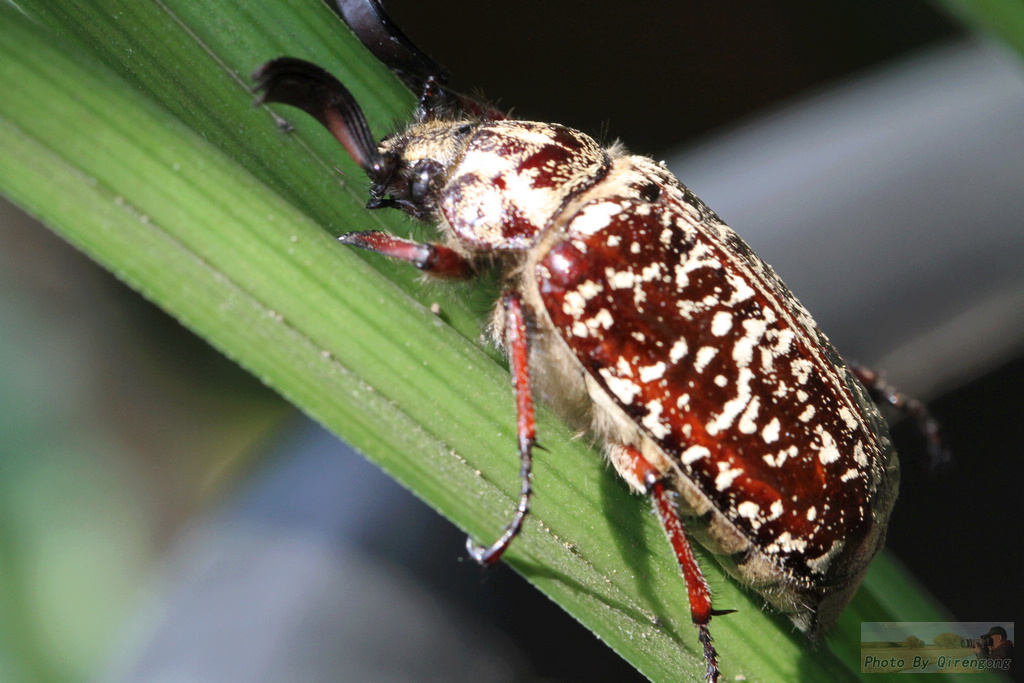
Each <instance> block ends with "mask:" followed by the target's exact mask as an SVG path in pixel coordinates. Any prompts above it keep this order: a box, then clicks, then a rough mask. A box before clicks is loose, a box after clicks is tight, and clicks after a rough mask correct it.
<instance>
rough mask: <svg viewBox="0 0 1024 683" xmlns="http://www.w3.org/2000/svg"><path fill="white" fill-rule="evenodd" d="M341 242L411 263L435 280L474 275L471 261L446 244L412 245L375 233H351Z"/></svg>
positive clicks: (397, 238) (405, 241) (409, 242)
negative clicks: (437, 278) (435, 278)
mask: <svg viewBox="0 0 1024 683" xmlns="http://www.w3.org/2000/svg"><path fill="white" fill-rule="evenodd" d="M338 241H339V242H341V243H342V244H348V245H351V246H353V247H359V248H360V249H366V250H367V251H374V252H377V253H378V254H383V255H384V256H390V257H391V258H393V259H398V260H399V261H405V262H407V263H411V264H412V265H414V266H416V267H417V268H419V269H420V270H422V271H423V272H425V273H430V274H431V275H433V276H435V277H446V278H467V277H471V276H472V275H474V274H475V270H474V268H473V265H472V264H471V263H470V262H469V261H467V260H466V259H465V258H463V257H462V256H461V255H460V254H459V253H458V252H456V251H455V250H454V249H451V248H449V247H446V246H444V245H443V244H429V243H423V242H413V241H412V240H407V239H402V238H401V237H395V236H394V235H389V234H387V233H386V232H378V231H376V230H365V231H361V232H350V233H348V234H345V235H342V236H341V237H339V238H338Z"/></svg>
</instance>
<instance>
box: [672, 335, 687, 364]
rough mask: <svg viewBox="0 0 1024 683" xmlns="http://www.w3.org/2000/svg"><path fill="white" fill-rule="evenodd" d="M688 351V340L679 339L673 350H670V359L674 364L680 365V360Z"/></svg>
mask: <svg viewBox="0 0 1024 683" xmlns="http://www.w3.org/2000/svg"><path fill="white" fill-rule="evenodd" d="M687 350H688V349H687V346H686V340H685V339H682V338H680V339H677V340H676V342H675V343H674V344H673V345H672V348H671V349H669V350H668V359H669V360H670V361H672V362H673V363H678V362H679V359H680V358H682V357H683V356H685V355H686V352H687Z"/></svg>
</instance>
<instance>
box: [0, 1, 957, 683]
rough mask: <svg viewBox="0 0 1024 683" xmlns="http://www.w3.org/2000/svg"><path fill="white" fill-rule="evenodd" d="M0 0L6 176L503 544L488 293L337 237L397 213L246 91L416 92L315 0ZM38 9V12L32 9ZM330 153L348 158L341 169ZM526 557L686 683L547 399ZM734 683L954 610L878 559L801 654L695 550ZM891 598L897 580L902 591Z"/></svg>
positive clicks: (820, 668) (10, 190)
mask: <svg viewBox="0 0 1024 683" xmlns="http://www.w3.org/2000/svg"><path fill="white" fill-rule="evenodd" d="M21 6H22V7H23V9H24V11H25V14H24V15H23V14H21V13H19V12H18V11H17V10H15V9H12V8H11V7H10V6H9V5H0V35H2V39H0V81H2V82H3V83H5V84H6V85H5V88H4V96H3V98H0V158H2V159H3V160H4V163H3V164H2V165H0V191H3V192H4V193H5V194H6V195H8V196H9V197H11V198H12V199H13V200H14V201H16V202H17V203H19V204H21V205H22V206H24V207H25V208H26V209H27V210H29V211H30V212H31V213H33V214H35V215H36V216H38V217H39V218H41V219H42V220H43V221H44V222H45V223H47V224H48V225H49V226H51V227H52V228H53V229H54V230H55V231H57V232H58V233H60V234H61V235H63V236H64V237H65V238H66V239H67V240H69V241H70V242H72V243H73V244H75V245H76V246H77V247H78V248H80V249H82V250H83V251H85V252H86V253H88V254H90V255H91V256H92V257H93V258H94V259H96V260H97V261H99V262H100V263H102V264H104V265H105V266H106V267H107V268H109V269H110V270H111V271H113V272H114V273H116V274H117V275H118V276H119V277H120V278H122V279H123V280H124V281H125V282H127V283H128V284H130V285H131V286H132V287H134V288H136V289H138V290H139V291H141V292H142V293H143V294H145V295H146V296H147V297H149V298H150V299H152V300H153V301H154V302H156V303H157V304H159V305H160V306H162V307H163V308H164V309H166V310H167V311H169V312H170V313H172V314H173V315H175V316H176V317H177V318H178V319H180V320H181V321H182V323H183V324H185V325H187V326H188V327H190V328H191V329H193V330H195V331H196V332H197V333H198V334H200V335H202V336H203V337H204V338H206V339H207V340H209V341H210V342H211V343H212V344H214V345H215V346H216V347H218V348H219V349H221V350H222V351H223V352H224V353H225V354H227V355H228V356H230V357H231V358H233V359H235V360H236V361H237V362H239V363H240V364H241V365H243V366H244V367H246V368H247V369H248V370H249V371H251V372H252V373H254V374H255V375H257V376H258V377H260V378H261V379H262V380H263V381H264V382H266V383H267V384H268V385H269V386H271V387H273V388H274V389H276V390H277V391H279V392H280V393H281V394H283V395H284V396H285V397H287V398H288V399H289V400H290V401H292V402H293V403H295V405H297V406H299V407H300V408H301V409H302V410H304V411H305V412H306V413H308V414H309V415H311V416H313V417H314V418H315V419H317V420H318V421H320V422H322V423H323V424H325V425H326V426H327V427H329V428H330V429H331V430H333V431H334V432H335V433H337V434H338V435H339V436H342V437H343V438H345V439H346V440H347V441H349V442H350V443H352V444H353V445H354V446H355V447H356V448H358V449H359V450H360V451H362V452H363V453H365V454H366V456H367V457H368V458H370V459H371V460H373V461H374V462H376V463H377V464H379V465H380V466H381V467H382V468H384V469H385V470H387V471H388V472H390V473H391V474H392V475H393V476H394V477H395V478H396V479H398V480H399V481H401V482H402V483H403V484H404V485H406V486H408V487H409V488H410V489H411V490H413V491H414V492H415V493H416V494H417V495H419V496H420V497H421V498H423V499H424V500H425V501H427V502H428V503H429V504H430V505H432V506H434V507H435V508H436V509H437V510H439V511H440V512H441V513H442V514H444V515H445V516H447V517H448V518H450V519H451V520H452V521H454V522H455V523H456V524H458V525H459V526H460V527H462V528H463V529H465V530H466V531H467V532H469V533H472V534H473V535H474V536H475V537H477V538H480V539H492V538H494V537H495V536H496V535H497V534H498V533H499V532H500V530H501V528H502V527H503V525H504V523H505V522H506V521H507V520H508V518H509V516H510V514H511V511H512V509H513V507H514V504H515V499H516V495H517V492H518V487H519V483H518V459H517V456H516V454H515V408H514V405H513V401H512V396H511V389H510V383H509V377H508V373H507V370H506V369H505V368H504V366H503V365H502V364H501V363H500V362H499V361H496V360H495V355H494V353H493V351H491V350H488V349H486V348H481V344H480V342H479V341H478V340H479V334H480V325H481V319H480V316H479V315H478V314H477V313H476V312H477V311H479V310H480V306H479V299H480V297H482V296H485V295H486V291H485V290H486V287H485V288H484V290H483V291H482V290H481V289H480V288H474V289H465V290H461V291H459V292H458V293H457V294H458V296H453V297H448V298H443V299H442V310H443V319H442V318H439V317H437V316H435V315H433V314H431V313H430V310H429V305H430V304H431V303H432V302H434V301H436V300H437V297H441V296H445V295H444V294H443V293H441V292H440V291H439V290H437V289H433V288H427V287H423V286H421V284H420V283H419V282H418V280H417V276H416V274H415V273H414V272H410V271H412V270H413V269H410V268H408V267H402V266H400V265H397V266H396V265H394V264H391V263H388V262H385V261H384V260H382V259H380V258H377V257H374V256H365V255H362V254H358V253H356V252H355V251H354V250H350V249H343V248H340V247H338V246H337V245H336V244H335V242H334V236H335V235H337V234H340V233H342V232H347V231H349V230H354V229H366V228H368V227H380V225H381V224H382V223H381V222H382V221H386V222H387V224H386V225H385V226H384V227H386V228H387V229H389V230H392V231H394V232H400V233H408V232H409V230H410V229H411V226H410V225H409V224H408V222H407V221H405V220H404V219H402V218H401V217H396V216H390V217H385V216H382V215H380V212H377V213H374V214H373V215H371V214H369V213H368V212H366V211H365V210H364V209H363V204H364V202H365V195H364V191H365V181H364V178H363V177H362V176H361V174H360V173H359V171H358V169H356V168H355V167H354V166H353V164H352V163H351V161H350V160H349V159H347V158H346V156H345V154H344V152H343V151H342V150H341V149H340V147H339V146H338V145H337V144H335V143H334V141H333V140H332V139H331V138H329V136H328V135H327V134H326V133H325V132H324V131H323V130H321V129H320V128H319V126H317V125H316V124H315V123H314V122H312V121H310V120H308V119H307V118H306V117H303V116H301V115H299V114H297V113H296V112H294V111H287V110H282V111H281V114H282V115H285V116H288V117H289V120H290V121H292V122H294V125H295V129H296V130H295V131H294V132H293V133H291V134H283V133H282V131H281V129H280V128H279V126H278V123H279V121H278V119H277V118H276V116H275V115H274V113H272V112H271V111H269V110H268V109H267V108H265V107H264V108H260V109H256V108H254V107H253V106H252V100H253V97H252V94H251V93H250V92H249V87H250V83H249V80H248V74H249V73H250V72H251V71H252V70H253V69H254V68H255V67H256V66H258V65H259V64H261V63H262V62H264V61H266V60H267V59H270V58H273V57H276V56H279V55H282V54H289V55H292V56H297V57H303V58H307V59H310V60H312V61H315V62H317V63H319V64H322V65H323V66H325V67H326V68H328V69H329V70H331V71H332V72H334V73H335V74H337V75H338V77H339V78H340V79H341V80H342V81H343V82H345V83H346V84H347V85H348V86H349V87H350V88H351V90H352V92H353V93H354V95H355V96H356V98H357V99H358V100H359V101H360V103H361V104H362V106H363V107H364V109H365V111H366V113H367V116H368V118H369V120H370V122H371V125H372V126H373V127H374V130H375V131H376V132H377V133H378V134H381V133H383V132H385V131H387V130H388V129H389V127H390V126H391V122H392V121H393V120H395V119H402V118H404V117H405V116H406V115H407V114H408V112H410V111H411V109H412V107H413V105H414V98H413V97H412V96H411V94H410V93H408V92H406V91H405V90H404V89H403V88H402V87H401V86H400V84H399V83H398V82H397V81H396V80H395V79H394V78H393V77H392V76H391V74H389V73H388V72H387V70H386V69H384V68H383V67H382V66H381V65H380V64H378V63H376V62H375V61H374V60H373V59H372V58H371V57H370V56H369V55H368V54H367V53H366V52H365V51H364V50H363V49H362V48H361V46H359V45H358V43H357V42H356V41H355V40H354V39H353V38H352V36H351V35H350V34H349V33H348V31H347V29H345V27H344V26H343V25H342V24H341V22H340V21H338V20H337V19H336V18H335V17H334V16H333V14H331V12H330V11H329V10H328V9H327V8H326V7H325V6H323V5H322V4H320V3H319V2H316V1H314V0H303V1H301V2H294V3H287V4H286V3H244V2H243V3H239V2H235V1H234V0H232V1H231V2H227V1H220V0H218V1H214V0H210V1H208V2H203V3H194V2H189V1H187V0H164V1H163V2H152V3H149V2H133V3H123V4H120V5H118V6H117V7H109V6H108V5H107V4H106V3H103V2H92V3H87V2H82V3H61V4H60V5H59V6H58V5H56V4H51V3H45V2H22V3H21ZM29 18H31V19H29ZM335 168H337V169H340V170H341V172H342V173H341V175H340V176H339V174H338V173H337V172H336V171H335ZM538 431H539V433H540V435H541V440H542V441H543V442H544V444H545V446H546V448H547V450H545V451H542V452H539V453H538V454H537V458H536V460H537V462H536V469H535V483H536V496H535V502H534V508H533V515H532V516H531V517H530V519H529V521H528V522H527V524H526V528H525V532H524V533H523V534H522V536H521V537H520V539H519V540H518V542H517V543H515V544H514V545H513V547H512V549H511V550H510V551H509V552H508V553H507V555H506V559H507V561H508V562H509V564H511V565H512V566H513V567H514V568H515V569H516V570H517V571H519V572H520V573H522V574H523V575H524V576H525V577H526V578H527V579H528V580H530V581H531V582H533V583H534V584H535V585H536V586H537V587H538V588H540V589H541V590H542V591H544V592H545V593H546V594H547V595H549V596H550V597H551V598H552V599H553V600H555V601H556V602H558V603H559V604H560V605H562V606H563V607H564V608H565V609H566V610H568V611H569V612H570V613H572V614H573V615H574V616H575V617H576V618H578V619H579V620H580V621H581V622H583V623H584V624H585V625H586V626H587V627H588V628H590V629H592V630H593V631H594V632H595V633H596V634H597V635H598V636H599V637H601V638H602V639H604V640H605V641H606V642H607V643H608V644H609V645H610V646H611V647H613V648H614V649H615V650H616V651H617V652H619V653H620V654H621V655H622V656H623V657H625V658H626V659H628V660H629V661H630V662H632V663H633V664H634V665H635V666H636V667H637V668H638V669H639V670H640V671H642V672H643V673H644V674H646V675H647V676H649V677H651V678H652V679H655V680H700V679H701V676H702V671H703V665H702V664H701V662H700V660H699V656H698V652H699V647H698V644H697V641H696V635H695V632H694V629H693V628H692V626H691V624H690V623H689V614H688V609H687V598H686V591H685V586H684V584H683V581H682V578H681V577H680V575H679V571H678V568H677V567H676V563H675V560H674V558H673V556H672V554H671V551H670V549H669V546H668V544H667V543H666V542H665V539H664V537H663V534H662V531H661V530H660V528H659V526H658V524H657V521H656V520H655V519H654V517H653V516H652V515H651V514H649V511H648V507H647V503H646V502H645V501H644V500H643V499H641V498H639V497H635V496H632V495H630V494H629V492H628V491H627V489H626V487H625V485H624V484H623V483H621V482H620V481H618V480H617V479H616V477H615V476H614V475H613V473H612V472H610V471H609V469H608V468H607V466H606V465H605V464H604V462H603V461H602V458H601V456H600V455H599V454H598V453H597V452H596V451H594V450H593V449H591V448H590V447H588V446H587V445H586V444H585V443H584V442H583V441H580V440H574V439H573V434H572V433H571V432H570V431H569V430H568V429H567V428H566V427H565V426H564V425H563V424H562V423H561V422H559V421H558V420H557V419H555V418H553V417H552V416H551V415H550V414H549V412H548V411H547V410H545V409H543V408H542V409H541V410H540V415H539V423H538ZM700 559H701V563H702V566H703V568H704V570H705V572H706V573H707V575H708V578H709V580H710V582H711V584H712V587H713V590H714V592H715V599H716V605H717V607H719V608H721V609H725V608H732V609H737V610H738V613H737V614H734V615H730V616H728V617H722V618H718V619H715V621H714V623H713V626H712V627H713V632H714V634H715V637H716V643H717V644H718V646H719V650H720V652H721V655H722V668H723V671H724V672H725V673H726V674H727V677H730V678H731V677H733V676H736V675H739V674H743V675H744V676H745V677H746V680H749V681H755V680H756V681H790V680H808V681H811V680H813V681H817V680H830V681H849V680H855V679H857V678H859V673H857V669H858V668H859V667H858V661H859V659H858V653H857V647H858V646H857V644H858V643H859V640H860V635H859V634H860V627H859V620H860V619H861V618H863V619H868V618H870V619H871V620H878V621H903V620H913V621H925V620H940V619H942V618H945V615H944V614H943V613H942V612H941V610H940V609H939V608H937V607H935V606H934V605H933V604H932V603H931V602H930V601H929V599H928V597H927V596H926V595H924V594H923V593H922V591H921V590H920V589H919V588H918V587H917V586H916V585H915V584H914V583H913V580H912V579H910V578H908V577H907V576H906V575H905V574H904V573H903V572H902V571H900V570H899V569H898V568H894V566H893V564H892V563H891V562H889V561H882V562H879V563H876V566H875V567H873V569H872V571H871V572H870V574H869V577H868V581H867V583H866V586H865V588H864V589H863V590H862V591H861V592H860V594H859V595H858V598H857V600H856V601H855V603H854V605H853V607H851V609H850V610H849V611H848V612H847V614H846V615H845V616H844V618H843V620H842V621H841V623H840V625H839V628H838V629H837V631H836V633H835V634H834V636H833V638H832V639H831V640H830V642H832V643H834V647H833V648H832V649H829V648H827V647H812V646H810V645H809V644H808V643H807V642H806V641H805V640H804V638H803V637H802V636H800V635H798V634H794V633H793V631H792V628H791V627H790V626H789V625H788V622H786V620H785V619H783V618H780V617H778V616H775V615H771V614H767V613H766V612H764V611H763V610H762V606H761V601H760V600H759V599H757V598H756V597H752V596H751V595H749V594H748V593H746V592H744V591H743V590H741V589H740V588H739V587H738V586H737V585H736V584H735V583H734V582H732V581H731V580H729V579H727V578H725V577H724V575H723V573H722V572H721V570H720V569H719V568H718V566H717V565H716V564H715V562H714V561H713V560H712V559H711V558H710V557H708V556H706V555H703V554H702V555H701V558H700ZM895 596H899V598H898V599H896V598H895Z"/></svg>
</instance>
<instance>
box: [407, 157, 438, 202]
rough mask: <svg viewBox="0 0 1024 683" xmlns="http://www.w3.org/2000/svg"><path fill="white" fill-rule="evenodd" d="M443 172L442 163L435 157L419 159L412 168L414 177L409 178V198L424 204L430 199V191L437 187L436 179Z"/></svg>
mask: <svg viewBox="0 0 1024 683" xmlns="http://www.w3.org/2000/svg"><path fill="white" fill-rule="evenodd" d="M440 173H441V164H439V163H437V162H436V161H434V160H433V159H423V160H421V161H417V162H416V165H415V166H413V168H412V177H411V178H410V179H409V199H411V200H412V201H414V202H416V203H417V204H422V203H423V201H424V200H426V199H428V198H429V196H430V193H431V192H432V191H433V190H434V189H435V187H434V186H435V182H434V179H435V178H437V177H438V176H439V175H440Z"/></svg>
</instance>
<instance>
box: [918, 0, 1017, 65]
mask: <svg viewBox="0 0 1024 683" xmlns="http://www.w3.org/2000/svg"><path fill="white" fill-rule="evenodd" d="M937 2H938V4H939V5H941V6H942V7H944V8H945V9H946V10H947V11H948V12H949V13H950V14H952V15H953V16H954V17H956V18H958V19H960V20H961V21H963V23H965V24H967V25H968V26H973V27H975V28H977V29H980V30H982V31H984V32H988V33H991V34H992V35H994V36H996V37H997V38H999V39H1001V40H1003V41H1005V42H1006V43H1007V44H1008V45H1010V46H1011V47H1012V48H1013V49H1014V50H1016V51H1017V52H1018V54H1021V55H1024V4H1022V3H1021V2H1020V0H937Z"/></svg>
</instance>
